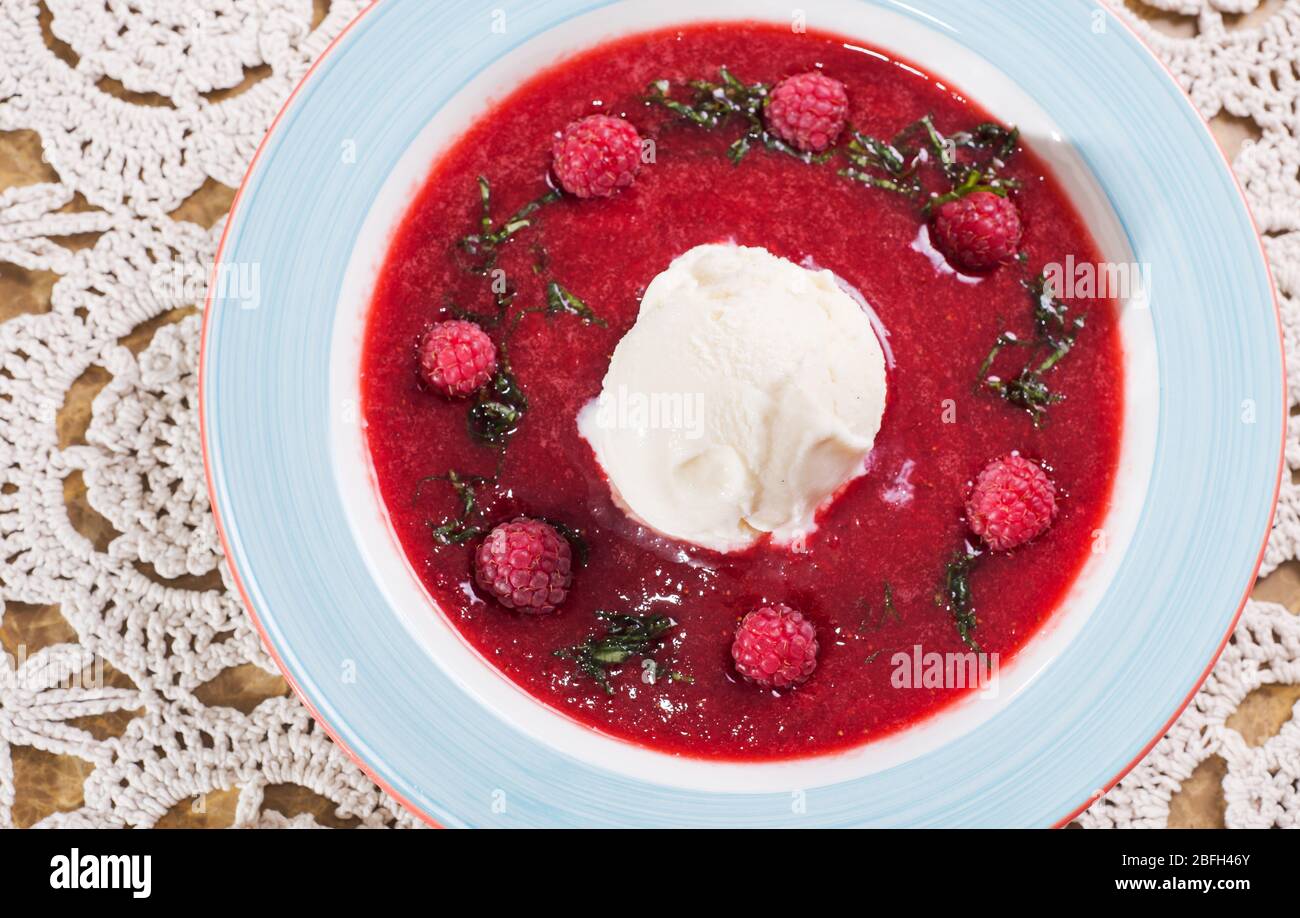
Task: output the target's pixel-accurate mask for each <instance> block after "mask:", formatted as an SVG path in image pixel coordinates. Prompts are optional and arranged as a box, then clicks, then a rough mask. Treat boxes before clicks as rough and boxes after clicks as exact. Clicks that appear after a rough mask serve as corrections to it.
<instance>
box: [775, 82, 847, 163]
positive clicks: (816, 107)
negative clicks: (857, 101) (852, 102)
mask: <svg viewBox="0 0 1300 918" xmlns="http://www.w3.org/2000/svg"><path fill="white" fill-rule="evenodd" d="M848 110H849V97H848V94H847V93H845V91H844V84H843V83H841V82H840V81H839V80H833V79H831V78H830V77H828V76H826V75H825V74H823V73H818V72H817V71H815V70H814V71H812V72H811V73H801V74H798V75H797V76H792V77H786V78H785V79H784V80H782V81H781V82H780V83H777V84H776V88H775V89H773V90H772V95H771V96H769V97H768V100H767V126H768V129H769V130H771V131H772V133H773V134H775V135H776V136H777V137H780V138H781V139H782V140H784V141H787V142H788V143H791V144H793V145H794V146H795V147H797V148H798V149H800V150H803V151H805V152H807V153H820V152H822V151H823V150H825V149H826V148H827V147H829V146H830V145H831V144H833V143H834V142H835V138H836V137H838V136H840V131H842V130H844V119H845V115H846V114H847V113H848Z"/></svg>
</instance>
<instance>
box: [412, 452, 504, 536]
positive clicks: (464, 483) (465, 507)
mask: <svg viewBox="0 0 1300 918" xmlns="http://www.w3.org/2000/svg"><path fill="white" fill-rule="evenodd" d="M431 481H445V482H448V483H449V484H450V485H451V487H452V489H453V490H454V491H455V492H456V496H457V497H458V498H460V504H461V512H460V514H459V515H457V516H454V517H447V518H445V519H444V520H443V521H442V522H441V523H437V524H435V523H434V522H433V520H429V522H428V525H429V533H430V534H431V535H432V536H433V541H434V542H435V543H436V544H438V545H463V544H464V543H466V542H468V541H470V540H471V539H474V538H477V537H478V536H480V535H482V534H483V529H482V527H480V526H477V525H474V524H472V523H471V522H470V518H471V517H472V516H473V515H474V513H475V510H476V509H477V506H478V498H477V495H476V494H475V492H474V488H475V487H476V486H478V485H482V484H486V483H487V482H489V481H491V479H489V478H485V477H483V476H482V475H462V474H461V473H459V472H457V471H456V470H455V469H453V470H451V471H449V472H447V473H446V474H445V475H430V476H428V477H427V478H422V479H420V481H419V482H418V483H417V484H416V486H415V497H414V499H413V500H414V502H418V501H419V499H420V493H421V491H422V490H423V488H424V486H425V485H426V484H428V483H429V482H431Z"/></svg>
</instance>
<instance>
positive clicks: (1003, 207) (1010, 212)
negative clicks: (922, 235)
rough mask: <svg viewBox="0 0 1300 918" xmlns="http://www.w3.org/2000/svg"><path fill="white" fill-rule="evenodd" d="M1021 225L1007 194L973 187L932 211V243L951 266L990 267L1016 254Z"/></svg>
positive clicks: (1021, 230) (988, 268)
mask: <svg viewBox="0 0 1300 918" xmlns="http://www.w3.org/2000/svg"><path fill="white" fill-rule="evenodd" d="M1023 232H1024V227H1023V226H1022V225H1021V223H1020V211H1019V210H1017V209H1016V205H1015V203H1014V202H1013V201H1011V199H1010V198H1004V197H1000V196H998V195H996V194H994V193H993V192H991V191H976V192H974V193H972V194H968V195H966V196H965V197H964V198H959V199H957V200H956V201H949V202H948V203H947V204H944V205H943V206H942V207H940V208H939V211H938V213H936V214H935V215H934V244H935V246H936V247H937V248H938V249H939V251H941V252H943V254H944V255H946V256H948V260H949V261H950V262H952V263H953V266H954V267H957V268H960V269H962V270H965V271H989V270H992V269H993V268H996V267H997V266H998V265H1001V264H1006V263H1007V262H1009V261H1011V260H1012V259H1013V258H1015V257H1016V250H1017V249H1018V248H1019V246H1020V237H1021V235H1022V234H1023Z"/></svg>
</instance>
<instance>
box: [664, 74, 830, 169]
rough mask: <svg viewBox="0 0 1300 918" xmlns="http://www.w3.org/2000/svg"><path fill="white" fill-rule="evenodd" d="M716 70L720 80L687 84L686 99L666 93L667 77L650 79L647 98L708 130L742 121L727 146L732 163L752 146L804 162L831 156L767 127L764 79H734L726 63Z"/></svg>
mask: <svg viewBox="0 0 1300 918" xmlns="http://www.w3.org/2000/svg"><path fill="white" fill-rule="evenodd" d="M718 74H719V78H720V81H719V82H716V83H714V82H710V81H708V80H692V81H691V82H690V83H689V86H690V87H691V89H692V90H694V96H693V98H692V100H691V101H690V102H689V103H687V102H681V101H678V100H676V99H673V98H672V97H671V96H670V95H669V93H670V92H671V90H672V84H671V83H670V82H669V81H668V80H656V81H655V82H653V83H651V84H650V85H649V86H648V87H647V88H646V100H647V101H648V102H650V103H652V104H654V105H660V106H663V107H664V108H666V109H668V110H669V111H672V112H675V113H676V114H677V115H678V116H680V117H681V118H682V119H684V120H686V121H689V122H690V123H691V124H694V125H696V126H697V127H702V128H705V129H707V130H715V129H717V128H719V127H721V126H723V125H724V124H726V123H728V122H729V121H730V120H731V119H732V118H733V117H734V118H738V119H740V120H741V121H743V122H744V123H745V125H746V129H745V133H744V134H742V135H741V136H740V137H739V138H737V139H736V141H735V142H734V143H732V144H731V146H730V147H728V148H727V158H728V159H729V160H731V162H732V163H733V164H735V165H740V161H741V160H742V159H744V158H745V155H746V154H747V153H749V151H750V150H751V149H753V148H754V147H755V146H761V147H764V148H765V149H768V150H771V151H773V152H777V153H784V154H786V155H787V156H793V157H794V158H795V159H798V160H801V161H802V162H805V163H823V162H826V161H827V160H828V159H830V156H831V154H830V153H820V154H814V153H805V152H803V151H802V150H796V149H795V148H794V147H792V146H790V145H789V144H788V143H786V142H785V141H783V140H781V139H780V138H779V137H777V136H776V135H775V134H772V133H770V132H769V131H768V130H767V125H766V124H765V122H764V120H763V110H764V109H765V108H766V107H767V99H768V92H769V87H768V86H767V84H766V83H751V84H746V83H744V82H743V81H741V80H738V79H736V77H735V76H733V75H732V74H731V72H730V71H729V70H727V68H726V67H723V68H721V70H719V72H718Z"/></svg>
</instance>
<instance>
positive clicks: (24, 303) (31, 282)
mask: <svg viewBox="0 0 1300 918" xmlns="http://www.w3.org/2000/svg"><path fill="white" fill-rule="evenodd" d="M1128 2H1130V5H1131V6H1133V7H1134V9H1136V10H1138V12H1139V13H1141V14H1142V15H1144V16H1146V17H1147V18H1148V19H1150V20H1151V21H1153V22H1154V23H1155V24H1156V25H1157V26H1158V27H1159V28H1161V29H1162V30H1164V31H1167V32H1169V33H1171V34H1175V35H1191V34H1195V30H1196V23H1195V19H1194V18H1191V17H1185V16H1177V15H1173V14H1165V13H1161V12H1159V11H1157V10H1154V9H1152V8H1150V7H1144V6H1142V5H1140V4H1139V3H1138V2H1137V0H1128ZM1281 2H1282V0H1265V2H1264V4H1263V5H1262V6H1261V8H1260V9H1259V10H1258V11H1257V12H1256V13H1253V14H1251V15H1249V16H1244V17H1235V19H1234V20H1233V22H1232V25H1233V26H1234V27H1237V28H1241V27H1246V26H1250V25H1253V24H1255V23H1256V22H1258V21H1260V20H1262V19H1263V18H1264V17H1266V16H1269V15H1271V14H1272V13H1273V12H1275V11H1276V9H1277V8H1278V6H1280V4H1281ZM316 4H317V9H318V14H320V15H323V10H324V8H325V6H326V0H316ZM48 20H49V14H48V13H46V14H45V15H44V16H43V17H42V24H43V26H44V29H45V35H46V40H47V42H48V43H49V44H50V46H51V48H53V49H54V50H55V52H56V53H58V54H60V55H61V56H63V57H64V58H65V59H71V55H72V52H71V50H70V49H68V48H67V47H66V46H64V45H62V43H61V42H59V41H58V40H57V39H55V38H54V36H53V35H52V34H51V33H50V31H49V24H48ZM262 75H264V74H262V73H260V72H259V71H257V70H253V71H249V73H248V75H247V78H246V80H245V82H244V84H242V85H241V86H239V87H235V88H234V89H231V90H228V91H227V93H228V95H235V94H237V93H239V92H242V91H244V90H246V89H247V88H248V87H249V86H251V85H252V84H253V83H254V82H256V81H257V80H258V79H260V78H261V76H262ZM103 85H104V87H105V88H106V89H108V91H110V92H113V93H114V94H116V95H120V96H122V97H125V98H131V99H133V100H135V101H136V102H137V103H139V104H158V102H159V100H157V99H152V98H150V97H148V96H143V97H142V96H141V95H140V94H133V93H129V92H127V91H125V90H124V89H123V88H122V87H121V86H120V85H116V84H114V82H113V81H111V80H105V81H104V84H103ZM1212 127H1213V128H1214V131H1215V135H1216V136H1217V137H1218V139H1219V141H1220V144H1221V145H1222V146H1223V148H1224V150H1225V151H1226V152H1227V154H1228V156H1229V157H1233V156H1235V155H1236V153H1237V151H1238V150H1239V149H1240V148H1241V145H1242V144H1243V143H1247V142H1250V141H1251V140H1252V139H1253V138H1256V137H1258V136H1259V128H1258V127H1257V126H1256V125H1255V124H1254V122H1252V121H1250V120H1249V119H1242V118H1234V117H1231V116H1221V117H1219V118H1216V119H1214V121H1213V122H1212ZM57 180H58V176H57V175H56V174H55V173H54V171H53V170H52V169H50V167H49V166H47V165H45V163H43V162H42V159H41V148H40V139H39V137H38V136H37V135H36V134H35V133H33V132H31V131H14V132H0V190H3V189H5V188H9V187H13V186H18V185H30V184H35V183H38V182H54V181H57ZM233 197H234V190H233V189H231V188H228V187H226V186H224V185H219V184H217V183H216V182H213V181H211V180H209V181H208V182H207V183H206V184H205V185H204V186H203V187H202V188H200V189H199V190H198V191H197V192H196V193H195V194H194V195H193V196H192V197H190V198H189V200H187V201H186V202H185V203H184V204H182V205H181V206H180V207H179V208H177V210H176V211H175V212H173V214H172V216H173V217H174V218H176V219H180V220H187V221H190V222H192V223H197V224H199V225H200V226H204V227H210V226H212V225H213V224H214V223H215V222H216V221H217V220H219V219H220V218H221V216H222V215H223V214H225V213H226V212H227V211H228V210H229V208H230V204H231V201H232V199H233ZM91 209H93V208H91V207H89V205H87V203H86V201H85V200H84V199H82V198H81V196H80V195H78V196H77V197H76V199H75V200H74V201H73V202H72V203H71V204H69V205H68V207H66V208H65V210H68V211H84V210H91ZM97 238H98V234H93V233H92V234H86V235H85V236H80V237H66V238H63V239H60V240H59V243H60V244H61V245H64V246H66V247H67V248H70V249H83V248H87V247H90V246H93V245H94V244H95V241H96V239H97ZM57 279H58V278H57V276H56V275H54V274H52V273H49V272H43V271H28V270H25V269H23V268H20V267H18V266H16V265H12V264H9V263H6V262H3V261H0V321H4V320H6V319H9V318H12V317H14V316H18V315H22V314H25V313H41V312H46V311H48V310H49V308H50V292H51V290H52V288H53V286H54V283H55V281H56V280H57ZM194 311H195V310H194V307H192V306H191V307H186V308H183V309H177V310H173V311H172V312H169V313H167V314H165V315H162V316H160V317H158V318H156V319H153V320H151V321H149V322H147V323H145V324H143V325H141V326H140V327H139V328H137V329H136V330H135V331H134V332H133V333H132V334H130V335H129V336H127V337H126V338H124V339H123V342H122V343H123V344H124V345H126V346H127V347H129V348H131V349H132V350H133V351H135V352H139V351H140V350H141V349H142V348H144V347H145V346H146V345H147V344H148V343H149V341H150V340H151V338H152V336H153V334H154V332H155V331H157V329H158V328H160V327H162V326H163V325H166V324H168V323H171V322H176V321H179V320H180V319H181V318H183V317H184V316H186V315H189V314H191V313H192V312H194ZM108 381H109V374H108V372H107V371H106V370H104V369H103V368H102V367H98V366H92V367H91V368H90V369H88V370H87V371H86V372H85V373H84V374H82V376H81V377H80V378H79V379H78V380H77V381H76V383H75V384H74V385H73V387H72V389H71V391H69V393H68V397H67V401H66V403H65V404H64V406H63V408H62V410H61V411H60V412H59V414H58V420H57V424H58V434H59V442H60V445H61V446H68V445H72V444H77V443H84V442H85V440H84V437H85V432H86V427H87V425H88V424H89V422H90V415H91V402H92V400H93V399H94V397H95V395H96V394H97V393H98V392H99V391H100V389H102V388H103V387H104V385H105V384H107V382H108ZM63 495H64V501H65V503H66V505H67V508H68V516H69V519H70V520H71V522H72V525H73V527H74V528H76V530H77V531H78V532H80V533H81V534H82V535H84V536H85V537H86V538H87V539H89V540H90V541H91V542H92V543H93V544H94V545H95V546H96V547H97V548H98V549H99V550H101V551H103V550H105V549H106V548H107V546H108V544H109V542H111V541H112V540H113V539H114V538H116V537H117V535H118V534H119V533H117V532H116V531H115V530H114V529H113V527H112V526H111V525H110V524H109V522H108V520H106V519H105V518H104V517H103V516H101V515H100V514H98V513H96V512H95V510H94V509H93V508H91V506H90V505H89V503H88V502H87V500H86V488H85V485H84V483H83V482H82V480H81V475H80V473H73V474H72V475H71V476H69V477H68V478H67V479H66V480H65V482H64V488H63ZM144 572H145V573H146V575H147V576H150V577H152V578H153V579H155V580H157V581H158V582H159V583H163V584H166V585H169V586H173V587H184V588H189V589H213V588H217V587H219V586H220V578H219V577H217V576H216V575H215V574H214V575H212V576H209V577H203V578H182V579H181V580H180V581H177V580H171V581H168V580H165V579H163V578H162V577H159V576H158V575H157V574H156V573H154V572H153V571H152V570H150V569H149V568H148V567H147V566H145V570H144ZM1254 595H1255V597H1256V598H1258V599H1262V600H1268V601H1272V602H1278V603H1281V604H1283V605H1285V606H1286V607H1287V608H1288V609H1289V610H1290V611H1291V612H1292V613H1293V614H1295V613H1300V562H1295V561H1290V562H1287V563H1286V564H1284V565H1283V566H1282V567H1281V568H1280V569H1279V570H1277V571H1276V572H1275V573H1274V574H1272V575H1271V576H1269V577H1267V578H1265V579H1263V580H1261V581H1260V582H1259V584H1258V585H1257V587H1256V590H1255V594H1254ZM75 640H76V633H75V632H74V631H73V630H72V628H71V627H70V626H69V625H68V624H67V622H65V621H64V619H63V617H62V615H61V614H60V612H59V608H58V606H33V605H27V604H23V603H8V604H7V606H6V610H5V616H4V622H3V625H2V626H0V647H3V648H4V649H5V650H6V651H8V652H9V653H11V654H15V655H16V654H17V653H18V648H19V646H25V647H26V652H27V654H28V655H30V654H32V653H34V652H36V651H37V650H39V649H41V648H42V647H46V646H49V645H50V644H57V643H62V642H66V641H75ZM109 679H110V684H117V685H123V686H130V685H131V682H130V680H129V679H127V678H126V677H125V676H123V675H121V674H120V673H113V672H111V671H110V673H109ZM288 692H289V688H288V686H287V685H286V683H285V682H284V680H283V679H282V678H280V677H279V676H270V675H267V674H266V673H265V672H263V671H261V670H260V669H258V668H256V667H254V666H251V665H247V666H241V667H237V668H235V669H229V670H226V671H225V672H223V673H222V674H221V675H220V676H218V677H217V678H216V679H214V680H212V681H211V682H209V683H207V684H206V685H204V686H203V687H202V688H201V689H200V690H199V691H198V692H197V693H196V694H197V695H198V697H199V700H200V701H202V702H203V703H204V704H206V705H220V706H228V707H232V708H236V709H238V710H240V711H244V712H248V711H250V710H252V708H253V707H254V706H256V705H257V704H258V703H259V702H260V701H262V700H264V699H266V698H270V697H273V696H276V695H285V694H288ZM1297 700H1300V686H1266V687H1264V688H1262V689H1260V690H1258V691H1256V692H1255V693H1254V694H1252V695H1251V696H1250V697H1248V698H1247V699H1246V701H1245V703H1243V704H1242V706H1241V707H1240V709H1239V710H1238V711H1237V713H1236V714H1235V715H1233V717H1231V718H1230V719H1229V720H1228V725H1229V726H1231V727H1233V728H1235V729H1237V730H1238V731H1240V732H1241V734H1242V735H1243V737H1245V739H1246V741H1247V742H1249V743H1252V744H1259V743H1262V742H1263V741H1264V740H1266V739H1267V738H1268V737H1270V736H1272V735H1274V734H1275V733H1277V731H1278V730H1279V729H1281V726H1282V724H1284V723H1285V722H1286V721H1287V720H1288V719H1290V717H1291V709H1292V706H1293V705H1294V704H1295V703H1296V701H1297ZM135 713H138V712H126V713H120V714H116V715H109V716H103V717H91V718H84V719H82V720H80V721H76V722H75V723H76V724H77V725H78V726H80V727H82V728H83V729H85V730H87V731H89V732H90V733H91V734H92V735H94V736H96V737H99V738H103V737H108V736H117V735H121V733H122V732H123V731H124V730H125V729H126V726H127V724H128V723H129V722H130V720H131V719H132V717H133V716H135ZM12 753H13V761H14V779H15V782H16V784H17V802H16V805H15V807H14V820H15V822H16V823H17V824H18V825H19V826H28V825H31V824H32V823H34V822H36V821H37V820H39V819H41V818H43V817H45V816H47V815H49V814H50V813H53V812H58V811H66V810H72V809H76V808H77V807H79V806H81V805H82V804H83V799H82V782H83V780H84V779H85V777H86V776H87V775H88V774H89V773H90V771H91V765H90V764H89V763H87V762H85V761H82V760H81V759H78V758H76V757H73V756H56V755H51V754H49V753H45V752H41V751H39V750H36V749H32V748H31V747H26V746H17V747H14V748H13V749H12ZM1225 768H1226V766H1225V764H1224V762H1223V760H1222V759H1220V758H1219V757H1217V756H1214V757H1211V758H1210V759H1209V760H1207V761H1206V762H1204V763H1203V764H1202V765H1201V766H1200V767H1199V768H1198V769H1197V770H1196V772H1195V773H1194V774H1193V775H1192V777H1191V779H1190V780H1188V781H1187V782H1185V783H1184V785H1183V788H1182V790H1181V792H1179V793H1178V794H1176V795H1175V797H1174V800H1173V803H1172V806H1171V808H1170V819H1169V823H1170V825H1171V826H1179V827H1221V826H1222V825H1223V812H1224V801H1223V792H1222V787H1221V782H1222V778H1223V775H1224V773H1225ZM237 794H238V791H237V790H236V789H232V790H230V791H223V792H219V793H214V794H209V795H207V796H206V798H205V799H202V800H198V799H195V800H184V801H181V802H180V803H179V804H177V805H176V806H175V807H173V809H172V810H171V811H170V812H169V813H168V814H167V816H166V817H165V818H164V819H163V820H162V821H161V822H160V823H159V825H160V826H184V827H221V826H228V825H230V823H231V820H232V819H233V817H234V809H235V800H236V797H237ZM265 806H266V807H268V808H270V809H275V810H278V811H280V812H281V813H284V814H285V815H288V816H293V815H297V814H299V813H311V814H312V815H313V816H314V817H315V818H316V820H317V821H318V822H320V823H321V824H323V825H335V826H347V825H350V824H352V823H353V822H354V820H341V819H338V818H337V817H335V816H334V814H333V804H332V803H330V801H328V800H326V799H325V798H323V797H320V796H319V795H317V794H315V793H313V792H311V791H309V790H307V789H306V788H303V787H300V786H298V785H278V786H274V787H271V788H268V790H267V793H266V803H265Z"/></svg>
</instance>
